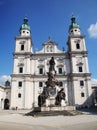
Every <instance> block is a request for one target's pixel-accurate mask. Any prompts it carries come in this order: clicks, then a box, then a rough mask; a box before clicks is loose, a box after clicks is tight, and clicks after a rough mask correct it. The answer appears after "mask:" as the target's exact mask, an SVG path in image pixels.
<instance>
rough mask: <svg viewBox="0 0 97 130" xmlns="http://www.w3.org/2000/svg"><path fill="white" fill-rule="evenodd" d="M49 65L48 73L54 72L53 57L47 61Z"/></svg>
mask: <svg viewBox="0 0 97 130" xmlns="http://www.w3.org/2000/svg"><path fill="white" fill-rule="evenodd" d="M49 64H50V68H49V71H55V61H54V57H52V58H51V60H50V61H49Z"/></svg>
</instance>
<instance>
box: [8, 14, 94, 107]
mask: <svg viewBox="0 0 97 130" xmlns="http://www.w3.org/2000/svg"><path fill="white" fill-rule="evenodd" d="M30 33H31V30H30V26H29V24H28V19H27V18H24V22H23V24H22V25H21V27H20V35H19V36H17V37H16V38H15V41H16V42H15V50H14V55H13V56H14V61H13V73H12V75H11V85H12V86H11V106H10V108H18V109H31V108H33V107H37V106H38V103H39V101H38V96H39V95H40V94H41V93H42V91H43V88H44V87H45V85H46V84H45V82H46V81H47V72H48V71H49V67H50V64H49V61H50V59H51V57H54V60H55V70H56V79H57V80H58V81H59V83H60V88H63V89H64V93H65V95H66V98H65V103H66V105H67V106H76V107H86V106H87V107H89V106H91V105H92V99H91V94H92V93H91V74H90V72H89V66H88V53H87V49H86V44H85V36H84V35H82V34H81V31H80V26H79V25H78V24H77V23H76V18H75V17H74V16H72V18H71V24H70V26H69V35H68V40H67V41H68V42H67V46H68V50H67V51H64V49H63V50H59V49H58V44H57V43H56V42H55V41H52V40H51V39H50V38H49V39H48V41H46V42H44V43H43V49H42V50H36V52H35V53H34V52H33V42H32V38H31V34H30Z"/></svg>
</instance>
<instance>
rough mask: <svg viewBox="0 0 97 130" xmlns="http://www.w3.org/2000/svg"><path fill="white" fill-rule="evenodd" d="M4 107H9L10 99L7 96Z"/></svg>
mask: <svg viewBox="0 0 97 130" xmlns="http://www.w3.org/2000/svg"><path fill="white" fill-rule="evenodd" d="M4 109H5V110H7V109H9V99H7V98H6V99H5V100H4Z"/></svg>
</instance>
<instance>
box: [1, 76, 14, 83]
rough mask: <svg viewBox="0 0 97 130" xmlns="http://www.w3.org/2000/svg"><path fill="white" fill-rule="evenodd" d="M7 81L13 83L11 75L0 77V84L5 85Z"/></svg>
mask: <svg viewBox="0 0 97 130" xmlns="http://www.w3.org/2000/svg"><path fill="white" fill-rule="evenodd" d="M7 80H9V81H11V77H10V76H9V75H2V76H0V84H2V85H4V84H5V82H6V81H7Z"/></svg>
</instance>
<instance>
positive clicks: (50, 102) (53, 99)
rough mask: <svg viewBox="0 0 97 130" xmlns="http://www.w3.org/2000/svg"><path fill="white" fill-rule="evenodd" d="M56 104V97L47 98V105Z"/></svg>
mask: <svg viewBox="0 0 97 130" xmlns="http://www.w3.org/2000/svg"><path fill="white" fill-rule="evenodd" d="M48 106H55V97H50V98H48V99H46V107H48Z"/></svg>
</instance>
